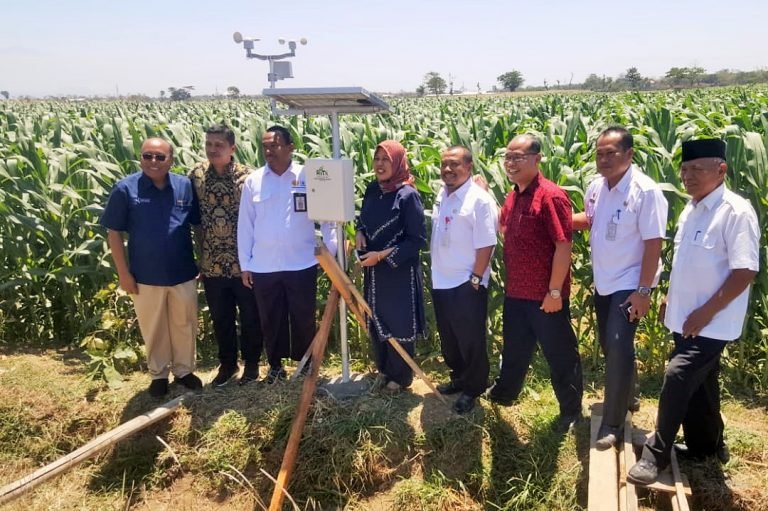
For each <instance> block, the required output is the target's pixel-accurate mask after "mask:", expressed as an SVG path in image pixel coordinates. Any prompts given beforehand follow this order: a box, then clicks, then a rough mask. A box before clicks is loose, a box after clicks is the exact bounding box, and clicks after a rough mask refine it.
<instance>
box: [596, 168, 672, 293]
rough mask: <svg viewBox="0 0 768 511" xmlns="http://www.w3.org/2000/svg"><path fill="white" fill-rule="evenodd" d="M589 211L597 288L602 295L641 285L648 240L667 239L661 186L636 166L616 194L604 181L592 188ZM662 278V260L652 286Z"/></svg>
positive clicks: (614, 188) (615, 188)
mask: <svg viewBox="0 0 768 511" xmlns="http://www.w3.org/2000/svg"><path fill="white" fill-rule="evenodd" d="M584 199H585V206H584V209H585V211H586V214H587V218H588V220H589V223H590V225H591V228H590V234H589V245H590V247H591V251H590V252H591V256H592V272H593V274H594V279H595V287H596V288H597V292H598V293H600V294H601V295H609V294H612V293H615V292H616V291H622V290H627V289H636V288H637V287H638V286H639V284H640V268H641V265H642V261H643V251H644V250H645V246H644V243H643V242H644V241H646V240H650V239H655V238H664V235H665V234H666V230H667V210H668V207H667V199H665V198H664V194H663V193H662V192H661V189H660V188H659V185H658V184H656V182H655V181H654V180H653V179H651V178H650V177H648V176H646V175H645V174H644V173H643V172H641V171H640V169H638V168H637V167H635V166H634V165H630V167H629V170H627V172H626V173H625V174H624V176H622V178H621V180H620V181H619V182H618V183H617V184H616V186H614V187H613V188H612V189H609V188H608V182H607V181H606V180H605V178H604V177H602V176H600V177H598V178H597V179H595V180H594V181H592V183H590V185H589V187H587V193H586V195H585V197H584ZM660 275H661V260H659V265H658V268H657V270H656V275H655V277H654V278H653V282H652V284H651V286H652V287H654V286H656V284H658V282H659V276H660Z"/></svg>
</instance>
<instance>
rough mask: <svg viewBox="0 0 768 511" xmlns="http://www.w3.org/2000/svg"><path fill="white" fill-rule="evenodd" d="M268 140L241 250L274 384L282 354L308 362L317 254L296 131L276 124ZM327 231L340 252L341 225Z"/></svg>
mask: <svg viewBox="0 0 768 511" xmlns="http://www.w3.org/2000/svg"><path fill="white" fill-rule="evenodd" d="M261 145H262V149H263V151H264V159H265V160H266V163H267V164H266V165H264V166H263V167H261V168H259V169H257V170H256V171H254V172H252V173H251V174H250V175H249V176H248V178H247V179H246V180H245V184H244V185H243V193H242V197H241V199H240V211H239V214H238V220H237V248H238V258H239V262H240V268H241V270H242V272H241V278H242V282H243V285H244V286H245V287H247V288H249V289H252V290H253V293H254V295H255V296H256V304H257V306H258V308H259V318H260V320H261V328H262V332H263V334H264V348H265V350H266V352H267V361H268V362H269V365H270V369H269V372H268V373H267V377H266V382H267V383H274V382H276V381H277V380H282V379H285V378H286V372H285V369H283V364H282V359H283V358H288V357H290V358H292V359H293V360H301V358H302V357H303V356H304V353H305V352H306V351H307V348H309V345H310V344H311V343H312V338H313V337H314V335H315V310H316V308H317V259H316V258H315V223H314V222H313V221H312V220H310V219H309V216H307V183H306V180H305V177H304V168H303V167H302V166H301V165H299V164H298V163H294V162H293V158H292V157H293V137H292V136H291V132H290V131H288V130H287V129H286V128H284V127H282V126H272V127H270V128H268V129H267V131H266V132H265V133H264V135H263V136H262V139H261ZM320 230H321V232H322V234H323V239H324V241H325V244H326V246H327V247H328V249H329V250H330V251H331V252H333V253H335V252H336V243H337V242H336V228H335V227H334V225H333V224H331V223H323V224H321V225H320ZM286 320H288V321H289V323H290V336H289V334H288V330H287V329H285V328H284V327H283V325H284V323H285V321H286ZM308 367H309V365H307V366H305V368H308Z"/></svg>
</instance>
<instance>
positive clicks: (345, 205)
mask: <svg viewBox="0 0 768 511" xmlns="http://www.w3.org/2000/svg"><path fill="white" fill-rule="evenodd" d="M304 178H305V180H306V184H307V215H308V216H309V218H310V219H312V220H315V221H317V222H350V221H352V220H354V219H355V174H354V168H353V166H352V160H326V159H310V160H307V161H306V162H305V163H304Z"/></svg>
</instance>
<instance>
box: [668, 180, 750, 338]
mask: <svg viewBox="0 0 768 511" xmlns="http://www.w3.org/2000/svg"><path fill="white" fill-rule="evenodd" d="M759 252H760V229H759V227H758V223H757V215H756V214H755V210H754V209H752V205H751V204H750V203H749V201H747V200H746V199H743V198H741V197H739V196H738V195H736V194H735V193H733V192H732V191H730V190H728V189H727V188H726V187H725V184H722V185H720V186H719V187H718V188H716V189H715V190H714V191H712V192H711V193H710V194H709V195H707V196H706V197H704V199H702V200H700V201H699V202H698V203H696V204H694V203H693V202H689V203H688V204H687V205H686V206H685V209H683V212H682V213H681V214H680V219H679V220H678V222H677V233H676V234H675V254H674V256H673V258H672V273H671V274H670V276H669V293H668V294H667V313H666V316H665V318H664V324H665V325H666V326H667V328H669V329H670V330H672V331H673V332H677V333H682V332H683V324H684V323H685V320H686V319H687V318H688V316H689V315H690V314H691V312H693V311H694V310H696V309H698V308H699V307H701V306H702V305H704V303H706V302H707V301H708V300H709V299H710V298H712V296H713V295H714V294H715V293H716V292H717V290H718V289H720V287H721V286H722V285H723V282H725V280H726V279H727V278H728V276H729V275H730V274H731V271H732V270H738V269H747V270H752V271H758V269H759ZM748 300H749V288H747V289H745V290H744V291H743V292H742V293H741V294H740V295H739V296H737V297H736V298H735V299H734V300H733V301H731V303H729V304H728V305H727V306H726V307H725V308H724V309H723V310H721V311H720V312H718V313H717V314H715V317H714V318H712V321H711V322H710V323H709V324H708V325H707V326H705V327H704V328H703V329H702V330H701V332H700V333H699V335H700V336H703V337H710V338H712V339H719V340H721V341H732V340H734V339H736V338H738V337H739V336H740V335H741V330H742V328H744V316H745V315H746V313H747V305H748Z"/></svg>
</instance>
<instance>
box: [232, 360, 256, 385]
mask: <svg viewBox="0 0 768 511" xmlns="http://www.w3.org/2000/svg"><path fill="white" fill-rule="evenodd" d="M258 379H259V364H258V363H257V362H246V363H245V368H244V369H243V374H242V375H240V381H239V382H237V384H238V385H247V384H249V383H251V382H254V381H257V380H258Z"/></svg>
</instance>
